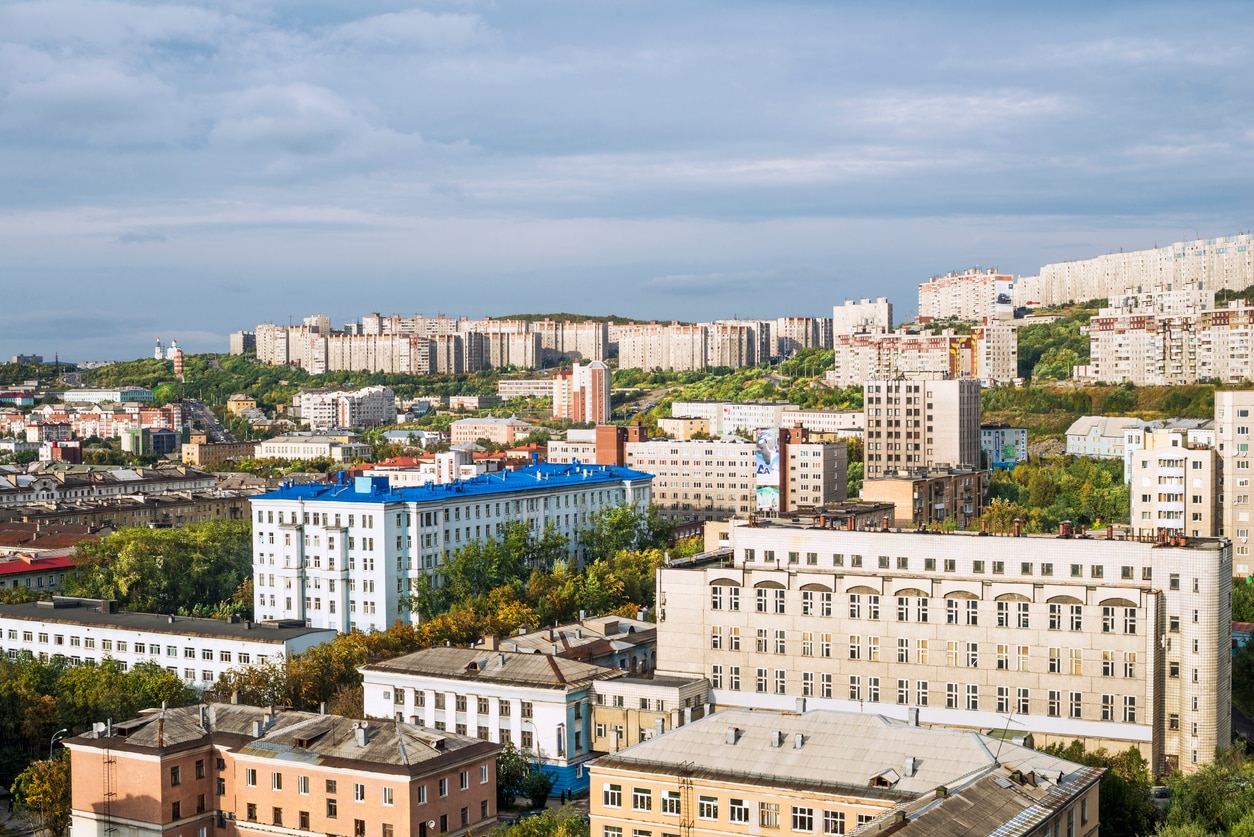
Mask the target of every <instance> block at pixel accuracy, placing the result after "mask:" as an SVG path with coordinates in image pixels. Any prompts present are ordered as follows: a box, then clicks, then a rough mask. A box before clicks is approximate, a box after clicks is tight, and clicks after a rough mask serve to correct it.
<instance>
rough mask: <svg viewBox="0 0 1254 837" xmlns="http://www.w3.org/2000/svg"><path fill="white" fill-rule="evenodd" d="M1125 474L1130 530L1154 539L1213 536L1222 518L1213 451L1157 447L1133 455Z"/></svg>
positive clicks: (1217, 457)
mask: <svg viewBox="0 0 1254 837" xmlns="http://www.w3.org/2000/svg"><path fill="white" fill-rule="evenodd" d="M1131 460H1132V461H1131V467H1130V468H1129V471H1128V478H1129V484H1130V486H1131V495H1132V502H1131V518H1132V530H1133V531H1134V532H1137V533H1140V534H1142V535H1146V536H1154V535H1156V534H1157V532H1158V531H1160V530H1164V529H1165V530H1167V531H1169V532H1171V533H1172V534H1173V535H1189V536H1192V537H1204V538H1207V537H1216V536H1218V535H1219V529H1220V526H1221V525H1222V520H1223V518H1222V515H1221V513H1220V491H1219V476H1220V459H1219V453H1218V451H1216V450H1215V449H1214V448H1211V447H1187V446H1186V447H1155V448H1149V449H1143V450H1138V451H1134V452H1133V453H1132V454H1131Z"/></svg>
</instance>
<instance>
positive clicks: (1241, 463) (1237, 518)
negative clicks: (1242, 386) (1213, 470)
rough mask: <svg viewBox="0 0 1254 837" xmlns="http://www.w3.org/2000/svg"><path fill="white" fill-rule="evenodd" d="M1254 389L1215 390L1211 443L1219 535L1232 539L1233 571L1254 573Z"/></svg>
mask: <svg viewBox="0 0 1254 837" xmlns="http://www.w3.org/2000/svg"><path fill="white" fill-rule="evenodd" d="M1252 411H1254V392H1252V391H1248V390H1241V391H1238V390H1216V391H1215V442H1216V447H1217V450H1218V453H1219V460H1220V468H1221V472H1220V486H1219V488H1220V498H1221V499H1220V507H1221V510H1222V511H1221V513H1222V519H1223V535H1224V537H1226V538H1228V539H1229V540H1231V541H1232V553H1233V557H1232V564H1233V567H1232V569H1233V573H1234V574H1235V575H1237V576H1249V575H1251V574H1254V561H1251V560H1250V527H1251V525H1252V520H1254V503H1251V502H1250V497H1251V496H1252V495H1254V491H1251V490H1250V470H1251V468H1250V460H1251V456H1250V442H1251V437H1250V428H1251V427H1254V422H1251V421H1250V416H1251V414H1252Z"/></svg>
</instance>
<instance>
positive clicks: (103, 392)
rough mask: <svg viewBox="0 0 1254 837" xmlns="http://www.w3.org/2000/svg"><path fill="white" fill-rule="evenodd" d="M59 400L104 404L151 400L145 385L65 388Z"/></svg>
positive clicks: (149, 391)
mask: <svg viewBox="0 0 1254 837" xmlns="http://www.w3.org/2000/svg"><path fill="white" fill-rule="evenodd" d="M61 400H62V401H64V402H66V403H67V404H70V403H77V404H105V403H109V402H122V401H151V400H152V390H150V389H147V388H145V387H112V388H109V387H105V388H102V389H91V388H82V389H67V390H66V391H65V392H63V393H61Z"/></svg>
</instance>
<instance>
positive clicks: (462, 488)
mask: <svg viewBox="0 0 1254 837" xmlns="http://www.w3.org/2000/svg"><path fill="white" fill-rule="evenodd" d="M651 480H652V478H651V477H650V476H649V475H648V474H642V473H638V472H635V471H631V470H627V469H625V468H616V467H613V466H604V465H580V466H573V465H533V466H529V467H526V468H521V469H519V470H517V471H503V472H500V473H495V474H485V475H483V476H480V477H476V478H475V479H473V480H463V481H461V482H455V483H450V484H447V485H429V486H423V487H414V488H399V489H393V488H390V487H389V485H388V481H387V478H386V477H358V478H356V479H354V480H353V481H352V482H344V483H342V484H338V485H328V484H326V483H317V484H307V485H294V484H291V483H288V484H285V485H284V486H283V487H281V488H279V489H277V490H275V491H271V492H268V493H266V494H261V495H258V496H256V497H253V498H252V500H251V504H252V514H253V538H254V540H253V568H254V575H253V584H254V600H253V601H254V612H255V613H256V614H258V615H259V617H260V618H262V619H297V620H300V621H301V622H304V623H306V624H309V625H312V626H314V627H319V628H333V629H335V630H338V631H348V630H350V629H352V628H354V627H356V628H360V629H361V630H364V631H370V630H383V629H385V628H387V627H388V626H389V625H391V624H392V623H394V622H396V621H397V620H400V621H402V622H408V621H409V620H410V611H409V609H408V607H406V605H405V596H406V594H407V593H408V592H409V590H410V589H411V588H412V585H413V583H414V581H415V580H416V579H417V578H418V577H419V576H421V575H434V576H435V582H436V583H437V584H438V583H439V582H440V567H441V565H442V564H443V562H444V558H445V556H446V555H447V554H449V553H451V552H454V551H456V550H458V549H460V548H461V547H463V546H465V545H467V544H470V543H474V542H477V541H482V540H485V539H491V538H495V537H496V536H498V535H499V534H501V532H502V531H503V529H504V526H505V524H506V523H507V522H510V521H518V522H522V523H524V524H526V525H527V526H529V527H530V528H531V530H532V531H533V532H534V533H535V534H536V535H537V536H539V535H540V534H541V533H542V532H543V531H544V530H545V527H546V526H549V525H552V526H553V527H554V529H555V530H556V531H557V532H558V533H559V534H561V535H564V536H566V537H567V538H569V539H570V540H569V544H570V546H569V548H570V554H571V557H572V558H574V559H576V560H582V558H583V557H584V550H583V547H582V546H581V544H580V543H579V538H578V535H579V533H580V532H581V531H583V530H584V529H586V528H587V526H588V521H589V516H590V515H592V514H593V513H595V512H597V511H599V510H602V509H608V508H612V507H615V506H619V505H622V504H624V503H626V504H630V505H632V506H636V507H639V508H644V507H646V506H647V505H648V504H649V502H650V500H651V491H650V482H651Z"/></svg>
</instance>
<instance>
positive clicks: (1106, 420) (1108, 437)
mask: <svg viewBox="0 0 1254 837" xmlns="http://www.w3.org/2000/svg"><path fill="white" fill-rule="evenodd" d="M1144 424H1145V422H1144V421H1142V420H1141V419H1139V418H1136V417H1135V416H1080V417H1079V418H1078V419H1076V420H1075V421H1073V422H1072V423H1071V426H1070V427H1068V428H1067V453H1068V454H1069V455H1071V456H1087V457H1091V458H1094V459H1122V458H1123V455H1124V449H1123V445H1124V440H1125V433H1126V432H1128V431H1131V430H1139V429H1140V428H1142V427H1143V426H1144Z"/></svg>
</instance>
